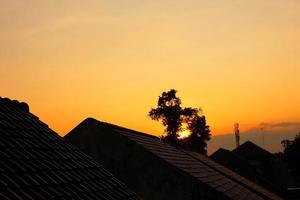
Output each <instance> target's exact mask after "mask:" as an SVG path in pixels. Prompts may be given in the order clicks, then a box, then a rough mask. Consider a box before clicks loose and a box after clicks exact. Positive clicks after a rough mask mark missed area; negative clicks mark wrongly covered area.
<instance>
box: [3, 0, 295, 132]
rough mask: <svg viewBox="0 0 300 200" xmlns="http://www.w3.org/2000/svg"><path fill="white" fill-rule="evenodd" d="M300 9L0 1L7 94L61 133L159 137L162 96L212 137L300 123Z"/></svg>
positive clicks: (230, 2) (196, 1) (189, 2)
mask: <svg viewBox="0 0 300 200" xmlns="http://www.w3.org/2000/svg"><path fill="white" fill-rule="evenodd" d="M299 35H300V2H299V1H295V0H284V1H283V0H272V1H271V0H269V1H261V0H245V1H235V0H222V1H221V0H217V1H210V0H205V1H203V0H186V1H179V0H164V1H156V0H154V1H145V0H117V1H108V0H87V1H82V0H48V1H46V0H43V1H40V0H26V1H17V0H1V1H0V75H1V79H0V95H1V96H3V97H9V98H13V99H19V100H22V101H26V102H27V103H29V104H30V108H31V111H32V112H33V113H35V114H36V115H37V116H39V117H40V118H41V120H43V121H44V122H46V123H47V124H48V125H49V126H50V127H51V128H53V129H54V130H56V131H57V132H59V133H60V134H61V135H64V134H66V133H67V132H68V131H69V130H70V129H72V128H73V127H74V126H76V125H77V124H78V123H79V122H80V121H82V120H83V119H84V118H86V117H95V118H97V119H99V120H103V121H107V122H110V123H116V124H119V125H122V126H126V127H129V128H132V129H137V130H140V131H145V132H149V133H153V134H160V133H161V132H162V130H163V127H162V126H161V125H160V124H159V123H158V122H155V121H152V120H150V119H149V118H148V117H147V112H148V111H149V110H150V108H151V107H155V106H156V101H157V97H158V96H159V95H160V94H161V92H162V91H164V90H168V89H170V88H175V89H177V90H178V91H179V92H178V95H179V96H180V97H181V98H182V101H183V104H184V106H193V107H200V106H201V107H202V109H203V111H204V114H205V115H206V116H207V120H208V123H209V125H210V126H211V129H212V131H213V134H225V133H229V132H232V129H233V124H234V123H235V122H236V121H238V122H240V124H241V129H242V130H243V129H244V130H245V129H248V128H251V127H253V126H256V125H257V124H259V123H261V122H267V123H275V122H282V121H284V122H289V121H292V122H293V121H299V120H300V95H299V94H300V37H299Z"/></svg>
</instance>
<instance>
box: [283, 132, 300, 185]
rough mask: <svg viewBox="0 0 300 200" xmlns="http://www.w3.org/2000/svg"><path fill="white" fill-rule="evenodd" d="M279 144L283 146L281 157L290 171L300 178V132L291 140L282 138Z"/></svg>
mask: <svg viewBox="0 0 300 200" xmlns="http://www.w3.org/2000/svg"><path fill="white" fill-rule="evenodd" d="M281 144H282V145H283V147H284V152H283V158H284V160H285V161H286V162H287V163H288V166H289V168H290V169H291V170H292V173H293V174H294V175H295V176H296V177H297V178H298V179H300V162H299V160H300V132H299V133H298V135H296V137H295V139H294V140H293V141H290V140H283V141H282V142H281Z"/></svg>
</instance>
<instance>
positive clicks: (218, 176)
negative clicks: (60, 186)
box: [65, 118, 281, 200]
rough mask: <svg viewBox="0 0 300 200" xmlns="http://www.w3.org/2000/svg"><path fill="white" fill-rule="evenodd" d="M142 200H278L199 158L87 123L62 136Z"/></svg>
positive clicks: (104, 125) (138, 135) (92, 121)
mask: <svg viewBox="0 0 300 200" xmlns="http://www.w3.org/2000/svg"><path fill="white" fill-rule="evenodd" d="M65 138H66V139H68V140H70V141H71V142H73V143H74V144H75V145H77V146H79V147H80V148H81V149H83V151H85V152H87V153H89V154H90V155H91V156H93V157H94V158H96V159H97V160H98V161H100V162H102V163H103V165H104V166H106V167H107V169H109V170H111V172H112V173H114V174H115V175H116V176H117V177H118V178H120V179H121V180H123V181H124V182H125V183H126V184H127V185H128V186H130V187H131V188H132V189H133V190H134V191H135V192H136V193H137V194H138V195H139V196H141V197H142V198H143V199H186V200H188V199H245V200H250V199H253V200H254V199H255V200H258V199H272V200H275V199H278V200H279V199H281V198H280V197H278V196H277V195H275V194H273V193H271V192H269V191H268V190H266V189H264V188H262V187H260V186H258V185H256V184H254V183H252V182H250V181H248V180H247V179H245V178H243V177H241V176H239V175H238V174H236V173H234V172H233V171H230V170H228V169H226V168H225V167H222V166H221V165H219V164H217V163H216V162H214V161H212V160H210V159H209V158H207V157H205V156H202V155H200V154H197V153H193V152H189V151H183V150H180V149H176V148H174V147H172V146H170V145H169V144H167V143H164V142H162V141H160V139H159V138H158V137H155V136H151V135H148V134H145V133H141V132H137V131H134V130H130V129H127V128H123V127H120V126H116V125H112V124H108V123H104V122H99V121H97V120H95V119H92V118H88V119H86V120H84V121H83V122H82V123H80V124H79V125H78V126H77V127H76V128H74V129H73V130H72V131H71V132H70V133H69V134H67V135H66V136H65Z"/></svg>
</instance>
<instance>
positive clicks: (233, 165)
mask: <svg viewBox="0 0 300 200" xmlns="http://www.w3.org/2000/svg"><path fill="white" fill-rule="evenodd" d="M209 157H210V159H212V160H213V161H215V162H217V163H219V164H221V165H223V166H225V167H227V168H229V169H231V170H233V171H235V172H237V173H238V174H241V175H243V176H244V177H247V178H249V179H250V180H255V179H256V174H255V171H254V169H253V168H252V167H251V165H249V164H248V161H247V160H246V159H244V158H243V157H240V156H239V155H236V154H234V153H232V152H231V151H229V150H227V149H223V148H220V149H218V150H217V151H216V152H214V153H213V154H212V155H210V156H209Z"/></svg>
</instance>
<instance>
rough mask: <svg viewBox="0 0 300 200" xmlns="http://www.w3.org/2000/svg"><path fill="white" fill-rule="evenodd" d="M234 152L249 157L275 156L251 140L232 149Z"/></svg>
mask: <svg viewBox="0 0 300 200" xmlns="http://www.w3.org/2000/svg"><path fill="white" fill-rule="evenodd" d="M232 152H233V153H235V154H238V155H240V156H242V157H244V158H247V159H251V158H260V157H273V154H271V153H270V152H268V151H266V150H265V149H263V148H261V147H259V146H258V145H256V144H254V143H253V142H250V141H247V142H245V143H243V144H242V145H241V146H239V147H237V148H236V149H234V150H232Z"/></svg>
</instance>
